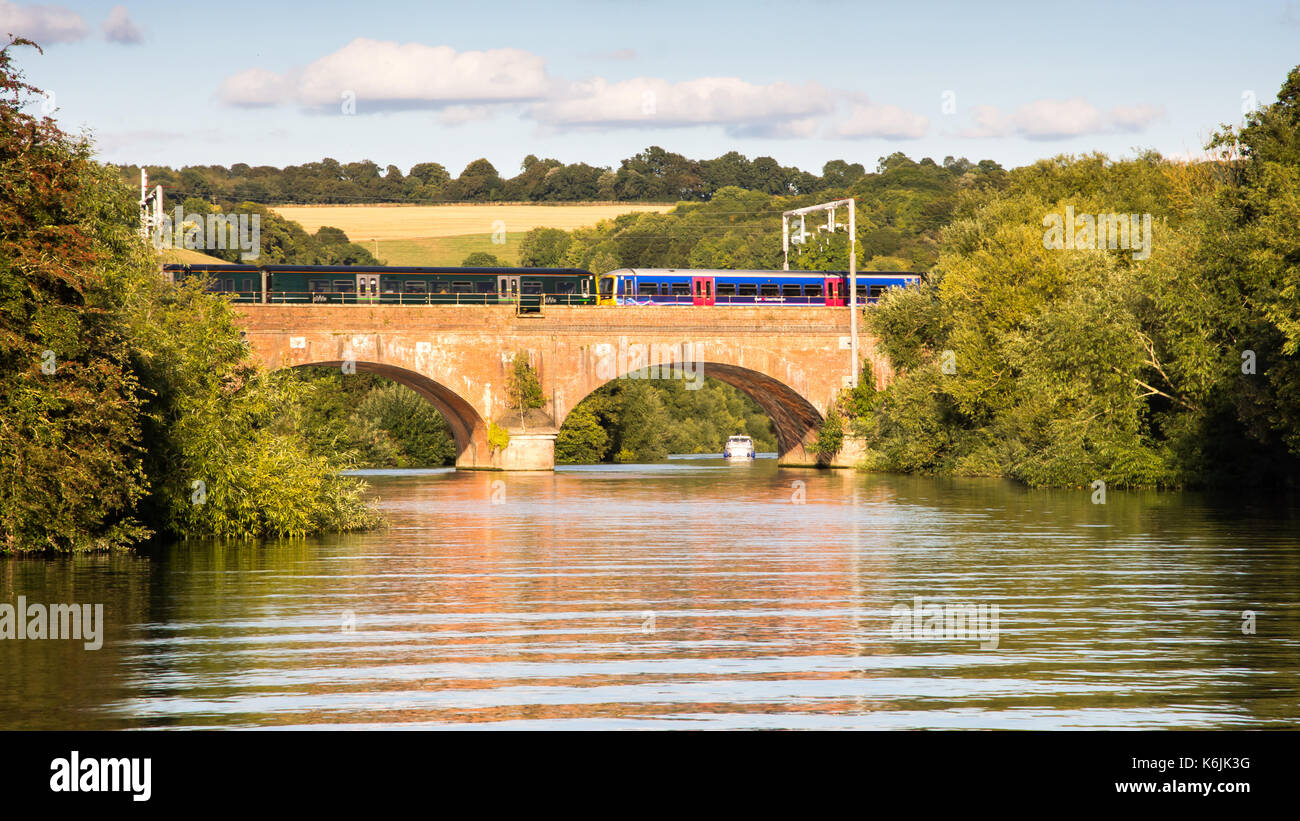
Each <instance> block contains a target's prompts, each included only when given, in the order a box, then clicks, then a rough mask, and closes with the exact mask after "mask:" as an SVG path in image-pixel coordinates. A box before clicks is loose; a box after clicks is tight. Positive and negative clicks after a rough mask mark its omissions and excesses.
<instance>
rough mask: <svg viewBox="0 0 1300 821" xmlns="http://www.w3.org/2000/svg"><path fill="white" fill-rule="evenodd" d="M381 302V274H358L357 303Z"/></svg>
mask: <svg viewBox="0 0 1300 821" xmlns="http://www.w3.org/2000/svg"><path fill="white" fill-rule="evenodd" d="M378 301H379V274H357V302H362V303H366V302H378Z"/></svg>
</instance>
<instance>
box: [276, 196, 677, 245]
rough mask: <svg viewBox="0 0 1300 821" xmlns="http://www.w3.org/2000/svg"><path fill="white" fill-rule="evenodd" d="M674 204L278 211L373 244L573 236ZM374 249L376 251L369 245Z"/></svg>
mask: <svg viewBox="0 0 1300 821" xmlns="http://www.w3.org/2000/svg"><path fill="white" fill-rule="evenodd" d="M672 207H673V206H672V205H656V204H652V203H649V204H648V203H614V204H612V205H611V204H593V203H574V204H564V205H542V204H523V205H492V204H482V205H480V204H459V203H457V204H449V205H292V206H289V205H286V206H280V207H277V208H275V209H274V210H275V212H276V213H277V214H280V215H281V216H283V217H284V218H286V219H290V220H293V221H294V222H296V223H298V224H300V225H302V227H303V228H305V229H307V230H308V231H309V232H312V233H315V231H316V229H317V228H320V227H321V226H322V225H332V226H333V227H335V228H339V229H341V230H342V231H343V233H345V234H347V235H348V239H350V240H352V241H353V242H359V243H362V244H367V243H369V242H370V241H371V240H379V241H380V245H381V250H382V244H383V241H384V240H411V239H427V238H430V237H458V236H464V235H466V234H488V235H491V234H492V233H493V232H495V231H499V230H501V229H502V228H503V227H504V229H505V230H506V231H507V232H508V233H510V234H520V233H523V232H525V231H530V230H532V229H533V228H542V227H545V228H561V229H563V230H565V231H572V230H573V229H574V228H583V227H586V226H589V225H595V224H596V223H597V222H599V221H601V220H603V219H612V218H614V217H617V216H619V215H620V214H630V213H633V212H645V211H653V212H659V213H662V212H664V211H668V210H669V209H671V208H672ZM367 247H371V246H369V245H368V246H367Z"/></svg>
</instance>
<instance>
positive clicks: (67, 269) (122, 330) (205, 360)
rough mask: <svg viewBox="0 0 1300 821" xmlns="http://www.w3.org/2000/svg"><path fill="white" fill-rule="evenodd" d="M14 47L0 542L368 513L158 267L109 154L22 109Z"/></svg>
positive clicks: (3, 218) (274, 395) (9, 81)
mask: <svg viewBox="0 0 1300 821" xmlns="http://www.w3.org/2000/svg"><path fill="white" fill-rule="evenodd" d="M27 47H32V44H30V43H28V42H27V41H24V40H17V41H15V42H14V43H13V44H11V45H9V46H7V47H6V48H4V49H2V50H0V551H3V552H29V551H87V550H105V549H121V548H126V547H130V546H132V545H136V544H139V543H140V542H141V541H143V540H145V539H147V538H148V537H149V536H150V535H151V534H156V535H160V536H162V535H166V536H171V537H177V536H180V537H184V536H208V535H215V536H292V535H302V534H306V533H311V532H319V531H322V530H348V529H357V528H366V527H372V526H374V525H376V524H377V523H378V519H377V517H376V514H375V513H374V512H373V510H372V509H371V507H370V506H369V505H368V504H367V502H366V501H365V500H364V498H363V496H362V490H363V486H362V485H361V484H360V483H359V482H356V481H354V480H349V479H345V478H342V477H340V476H339V475H338V472H337V465H336V464H335V463H334V461H333V460H332V459H330V458H327V457H323V456H315V455H312V454H311V453H309V452H308V451H307V449H306V448H305V447H304V446H303V444H302V443H301V441H300V439H298V438H297V437H294V436H288V435H285V434H283V433H282V432H280V431H278V430H277V428H276V424H275V423H276V421H277V419H278V418H279V417H280V415H281V412H282V411H283V410H284V409H285V408H286V407H287V406H288V405H289V403H291V402H292V400H293V398H294V391H295V386H294V383H293V381H292V380H291V379H290V378H288V377H287V375H281V374H270V373H267V372H265V371H263V370H260V369H259V368H257V367H256V366H254V365H253V364H252V363H251V360H250V358H249V352H248V349H247V347H246V345H245V343H244V342H243V340H242V338H241V336H240V333H239V329H238V327H237V326H236V324H235V322H234V319H233V314H232V312H231V310H230V307H229V305H228V303H226V302H225V301H224V300H222V299H221V298H220V297H218V296H215V295H211V294H207V293H204V292H203V291H201V290H199V289H198V288H195V287H175V286H172V285H170V284H167V283H164V282H163V281H162V279H161V278H160V277H159V276H158V257H157V255H156V253H155V252H154V250H153V249H152V248H151V247H150V246H149V245H147V244H146V243H145V242H144V241H142V240H141V238H140V236H139V234H138V206H137V204H136V202H135V201H134V197H133V196H132V194H131V192H130V191H129V189H127V188H126V187H125V186H124V185H122V184H121V182H120V179H119V177H118V172H117V170H116V169H112V168H109V167H106V166H103V165H101V164H99V163H97V162H95V161H94V159H93V155H92V146H91V144H90V143H89V141H87V140H85V139H79V138H74V137H71V136H69V135H67V134H64V133H63V132H62V131H60V130H59V129H58V127H57V126H56V125H55V123H54V122H53V120H51V119H49V118H47V117H42V118H38V117H35V116H32V115H30V114H28V113H26V111H25V106H26V105H27V104H28V103H29V102H30V101H31V100H32V99H33V98H34V97H35V96H36V95H37V94H38V93H39V92H38V91H37V89H35V88H33V87H32V86H30V85H28V84H27V83H25V82H24V81H23V79H22V77H21V74H20V73H19V72H18V71H17V70H16V68H15V67H14V65H13V58H14V49H16V48H27Z"/></svg>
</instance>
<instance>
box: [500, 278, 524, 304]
mask: <svg viewBox="0 0 1300 821" xmlns="http://www.w3.org/2000/svg"><path fill="white" fill-rule="evenodd" d="M497 297H498V301H500V302H518V301H519V277H517V276H508V275H505V274H501V275H499V276H498V277H497Z"/></svg>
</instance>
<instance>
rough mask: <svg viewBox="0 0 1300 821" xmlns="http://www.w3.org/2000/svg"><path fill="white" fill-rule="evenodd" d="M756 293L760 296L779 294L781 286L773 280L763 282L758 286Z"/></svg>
mask: <svg viewBox="0 0 1300 821" xmlns="http://www.w3.org/2000/svg"><path fill="white" fill-rule="evenodd" d="M758 293H759V294H760V295H761V296H780V295H781V286H779V285H777V284H776V283H774V282H764V283H763V284H762V285H760V286H758Z"/></svg>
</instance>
